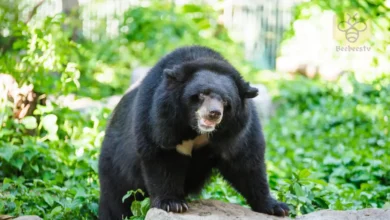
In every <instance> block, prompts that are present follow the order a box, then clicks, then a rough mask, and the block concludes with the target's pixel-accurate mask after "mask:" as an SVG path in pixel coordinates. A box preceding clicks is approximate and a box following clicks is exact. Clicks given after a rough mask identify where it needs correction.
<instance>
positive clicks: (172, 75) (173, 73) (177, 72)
mask: <svg viewBox="0 0 390 220" xmlns="http://www.w3.org/2000/svg"><path fill="white" fill-rule="evenodd" d="M163 74H164V75H165V77H167V78H168V79H170V80H174V81H181V80H182V76H181V75H182V74H181V69H180V66H174V67H172V68H171V69H168V68H167V69H164V71H163Z"/></svg>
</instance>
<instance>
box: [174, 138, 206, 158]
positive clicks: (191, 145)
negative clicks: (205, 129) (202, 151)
mask: <svg viewBox="0 0 390 220" xmlns="http://www.w3.org/2000/svg"><path fill="white" fill-rule="evenodd" d="M208 143H209V138H208V136H207V134H202V135H199V136H198V137H196V138H195V139H193V140H186V141H183V142H182V143H181V144H178V145H176V151H177V152H179V153H181V154H183V155H187V156H191V155H192V150H193V149H198V148H201V147H203V146H205V145H206V144H208Z"/></svg>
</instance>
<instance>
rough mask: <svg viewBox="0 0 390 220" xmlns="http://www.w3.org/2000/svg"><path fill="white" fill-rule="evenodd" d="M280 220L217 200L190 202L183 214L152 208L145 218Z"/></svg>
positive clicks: (159, 219) (174, 219)
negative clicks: (188, 207)
mask: <svg viewBox="0 0 390 220" xmlns="http://www.w3.org/2000/svg"><path fill="white" fill-rule="evenodd" d="M233 219H235V220H238V219H242V220H251V219H258V220H280V219H289V218H279V217H276V216H271V215H265V214H261V213H257V212H253V211H251V210H250V209H248V208H245V207H242V206H239V205H236V204H229V203H224V202H220V201H215V200H199V201H195V202H192V203H190V209H189V210H188V211H187V212H185V213H182V214H175V213H172V212H169V213H168V212H165V211H163V210H161V209H156V208H153V209H150V210H149V212H148V213H147V215H146V218H145V220H233Z"/></svg>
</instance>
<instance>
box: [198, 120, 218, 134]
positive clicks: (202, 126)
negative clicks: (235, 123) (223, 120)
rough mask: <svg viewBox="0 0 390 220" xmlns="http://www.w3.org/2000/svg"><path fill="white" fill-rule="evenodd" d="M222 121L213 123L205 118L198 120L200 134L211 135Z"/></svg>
mask: <svg viewBox="0 0 390 220" xmlns="http://www.w3.org/2000/svg"><path fill="white" fill-rule="evenodd" d="M219 122H220V120H218V121H212V120H208V119H205V118H203V117H201V118H199V120H198V129H199V131H200V133H209V132H212V131H214V130H215V127H216V126H217V125H218V124H219Z"/></svg>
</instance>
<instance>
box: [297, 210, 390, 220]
mask: <svg viewBox="0 0 390 220" xmlns="http://www.w3.org/2000/svg"><path fill="white" fill-rule="evenodd" d="M296 219H297V220H389V219H390V209H363V210H358V211H352V210H351V211H334V210H321V211H317V212H312V213H309V214H306V215H303V216H299V217H297V218H296Z"/></svg>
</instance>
